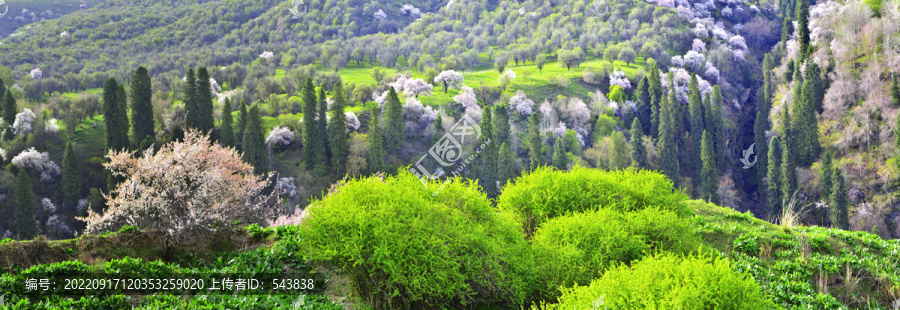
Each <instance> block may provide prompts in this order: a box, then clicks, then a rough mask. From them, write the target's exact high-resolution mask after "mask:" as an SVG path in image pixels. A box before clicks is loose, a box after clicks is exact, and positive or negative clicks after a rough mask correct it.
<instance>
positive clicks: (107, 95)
mask: <svg viewBox="0 0 900 310" xmlns="http://www.w3.org/2000/svg"><path fill="white" fill-rule="evenodd" d="M124 94H125V89H124V88H121V87H120V86H119V84H118V83H117V82H116V79H114V78H109V79H107V80H106V83H104V84H103V118H104V120H105V124H106V149H107V150H114V151H121V150H123V149H126V148H127V147H128V144H129V143H128V117H127V116H126V115H127V114H125V113H127V112H126V111H125V110H124V109H123V107H124V104H123V102H124V100H123V99H122V98H121V97H122V96H123V95H124ZM123 120H124V122H123Z"/></svg>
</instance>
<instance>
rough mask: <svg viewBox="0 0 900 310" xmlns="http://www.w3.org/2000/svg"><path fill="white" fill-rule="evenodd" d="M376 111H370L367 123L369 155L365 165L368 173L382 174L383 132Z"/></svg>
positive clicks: (379, 117) (383, 167)
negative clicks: (369, 121)
mask: <svg viewBox="0 0 900 310" xmlns="http://www.w3.org/2000/svg"><path fill="white" fill-rule="evenodd" d="M377 112H378V110H377V109H375V110H372V122H371V123H369V132H368V133H367V134H368V136H369V154H368V158H366V163H367V166H368V168H369V172H371V173H375V172H383V171H384V170H385V166H384V132H383V130H382V128H381V122H380V120H381V115H379V114H381V113H377Z"/></svg>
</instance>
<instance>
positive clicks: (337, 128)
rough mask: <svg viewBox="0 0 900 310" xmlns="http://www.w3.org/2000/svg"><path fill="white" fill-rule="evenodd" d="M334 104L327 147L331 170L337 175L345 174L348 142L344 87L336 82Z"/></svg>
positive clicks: (348, 152) (333, 92) (348, 148)
mask: <svg viewBox="0 0 900 310" xmlns="http://www.w3.org/2000/svg"><path fill="white" fill-rule="evenodd" d="M331 93H332V94H334V103H333V104H332V106H331V113H332V116H331V120H330V121H329V124H328V145H329V146H330V147H331V168H332V169H334V172H335V173H337V174H338V175H341V174H344V173H346V172H347V169H346V165H345V163H346V162H347V155H348V154H350V142H349V140H348V137H347V115H345V114H344V105H346V104H347V100H345V99H344V86H343V84H342V83H341V82H340V81H338V82H337V83H334V90H333V91H332V92H331Z"/></svg>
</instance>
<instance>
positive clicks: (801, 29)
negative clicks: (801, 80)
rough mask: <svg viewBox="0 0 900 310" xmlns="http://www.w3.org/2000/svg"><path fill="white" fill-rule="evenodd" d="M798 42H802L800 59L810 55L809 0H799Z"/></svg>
mask: <svg viewBox="0 0 900 310" xmlns="http://www.w3.org/2000/svg"><path fill="white" fill-rule="evenodd" d="M797 37H798V38H797V43H799V44H800V59H801V60H803V59H806V57H808V56H809V52H810V50H809V0H797Z"/></svg>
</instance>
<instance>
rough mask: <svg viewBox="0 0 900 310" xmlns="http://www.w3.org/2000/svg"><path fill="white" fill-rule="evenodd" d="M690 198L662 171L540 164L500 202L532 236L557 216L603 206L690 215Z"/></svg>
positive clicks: (517, 182)
mask: <svg viewBox="0 0 900 310" xmlns="http://www.w3.org/2000/svg"><path fill="white" fill-rule="evenodd" d="M687 198H688V197H687V195H685V194H684V193H683V192H681V191H678V190H675V189H674V188H673V186H672V182H671V181H669V180H668V179H666V177H665V176H664V175H662V174H659V173H656V172H651V171H647V170H636V169H633V168H628V169H624V170H618V171H605V170H598V169H590V168H575V169H572V170H571V171H568V172H566V171H559V170H555V169H553V168H539V169H537V170H535V171H533V172H531V173H529V174H526V175H523V176H521V177H519V178H517V179H516V180H515V181H514V184H511V185H507V186H506V187H504V188H503V193H502V194H501V195H500V197H499V202H498V206H499V207H500V209H501V210H504V211H508V212H513V213H515V214H516V215H517V217H518V221H519V222H520V223H521V225H522V227H523V229H524V230H525V233H526V234H528V235H529V236H530V235H531V234H532V233H533V232H534V230H535V229H536V228H537V227H538V226H540V225H541V224H542V223H544V222H546V221H547V220H548V219H551V218H553V217H556V216H560V215H566V214H571V213H572V212H580V211H588V210H596V209H601V208H603V209H612V210H618V211H638V210H643V209H646V208H650V207H657V208H660V209H664V210H671V211H674V212H675V213H677V214H679V215H687V214H688V212H689V211H688V209H687V207H686V205H685V203H684V202H685V200H687Z"/></svg>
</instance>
